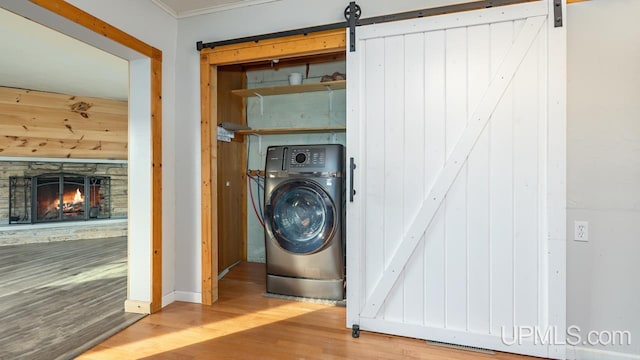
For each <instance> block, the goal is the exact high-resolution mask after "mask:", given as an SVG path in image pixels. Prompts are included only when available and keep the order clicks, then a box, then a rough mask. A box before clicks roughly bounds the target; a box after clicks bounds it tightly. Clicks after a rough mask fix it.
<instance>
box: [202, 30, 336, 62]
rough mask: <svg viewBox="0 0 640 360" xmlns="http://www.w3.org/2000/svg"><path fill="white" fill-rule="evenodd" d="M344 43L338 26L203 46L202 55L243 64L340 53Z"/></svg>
mask: <svg viewBox="0 0 640 360" xmlns="http://www.w3.org/2000/svg"><path fill="white" fill-rule="evenodd" d="M346 42H347V37H346V29H337V30H326V31H319V32H315V33H309V34H306V35H292V36H286V37H282V38H276V39H268V40H261V41H258V42H255V41H250V42H246V43H240V44H232V45H225V46H219V47H216V48H213V49H203V50H202V51H201V55H207V56H208V60H209V64H212V65H213V64H215V65H231V64H244V63H251V62H257V61H264V60H270V59H284V58H292V57H300V56H307V55H321V54H329V53H337V52H343V51H344V49H345V48H346Z"/></svg>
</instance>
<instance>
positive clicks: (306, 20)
mask: <svg viewBox="0 0 640 360" xmlns="http://www.w3.org/2000/svg"><path fill="white" fill-rule="evenodd" d="M459 2H465V1H454V0H429V1H424V0H404V1H385V0H363V1H359V2H358V3H359V5H360V6H361V7H362V17H363V18H365V17H371V16H377V15H382V14H388V13H396V12H402V11H409V10H415V9H422V8H425V7H434V6H441V5H445V4H450V3H459ZM348 4H349V2H348V1H346V0H323V1H299V0H282V1H278V2H273V3H267V4H262V5H256V6H250V7H246V8H241V9H234V10H229V11H223V12H219V13H213V14H207V15H201V16H195V17H190V18H184V19H181V20H180V21H179V24H178V48H177V61H176V64H177V69H178V73H179V76H178V77H177V78H176V95H177V98H176V99H177V101H176V109H177V113H178V114H180V127H177V128H176V142H177V143H178V144H184V146H180V147H177V148H176V156H177V158H179V159H181V160H180V161H179V162H178V163H177V164H176V171H177V172H178V173H182V174H189V176H190V177H189V178H187V179H185V180H184V181H183V182H182V181H180V180H178V181H179V183H178V184H177V185H178V186H177V188H176V191H177V193H176V199H177V201H176V233H177V234H180V238H179V240H178V241H179V242H180V246H177V247H176V291H181V292H186V293H191V294H194V293H197V294H199V293H200V292H201V273H200V271H201V270H200V266H201V263H200V234H201V231H200V143H199V141H194V139H199V138H200V88H199V86H200V85H199V84H200V69H199V63H200V62H199V59H200V58H199V56H198V54H199V53H198V51H196V42H197V41H203V42H205V43H206V42H212V41H217V40H227V39H233V38H238V37H243V36H250V35H260V34H265V33H270V32H276V31H283V30H291V29H296V28H303V27H308V26H315V25H323V24H330V23H335V22H341V21H344V17H343V12H344V9H345V7H346V6H347V5H348ZM191 176H192V177H191Z"/></svg>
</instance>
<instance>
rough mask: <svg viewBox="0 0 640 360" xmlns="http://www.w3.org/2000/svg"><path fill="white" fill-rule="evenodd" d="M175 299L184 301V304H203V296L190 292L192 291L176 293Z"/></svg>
mask: <svg viewBox="0 0 640 360" xmlns="http://www.w3.org/2000/svg"><path fill="white" fill-rule="evenodd" d="M175 299H176V301H184V302H190V303H196V304H201V303H202V294H201V293H197V292H190V291H176V292H175Z"/></svg>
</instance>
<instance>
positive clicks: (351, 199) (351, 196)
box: [349, 158, 356, 202]
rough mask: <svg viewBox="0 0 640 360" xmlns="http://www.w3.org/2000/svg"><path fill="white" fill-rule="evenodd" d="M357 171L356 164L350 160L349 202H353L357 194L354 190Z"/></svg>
mask: <svg viewBox="0 0 640 360" xmlns="http://www.w3.org/2000/svg"><path fill="white" fill-rule="evenodd" d="M355 169H356V163H355V162H353V158H349V174H350V176H349V187H350V190H349V202H353V196H354V195H355V194H356V189H354V188H353V172H354V170H355Z"/></svg>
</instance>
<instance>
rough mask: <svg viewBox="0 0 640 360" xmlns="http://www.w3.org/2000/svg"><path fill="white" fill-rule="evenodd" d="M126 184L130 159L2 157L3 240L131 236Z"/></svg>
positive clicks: (0, 217)
mask: <svg viewBox="0 0 640 360" xmlns="http://www.w3.org/2000/svg"><path fill="white" fill-rule="evenodd" d="M127 187H128V175H127V163H126V162H125V161H113V162H101V163H93V162H79V161H74V162H49V161H0V245H9V244H17V243H28V242H48V241H59V240H75V239H86V238H98V237H115V236H126V235H127V209H128V193H127ZM3 224H4V225H3Z"/></svg>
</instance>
